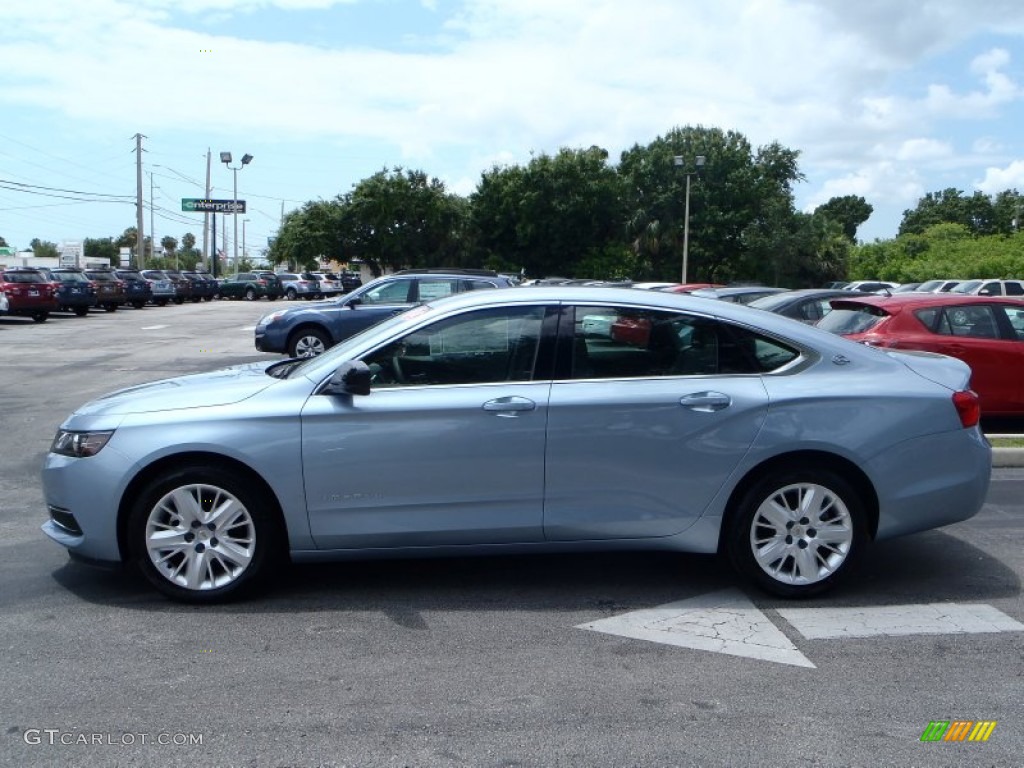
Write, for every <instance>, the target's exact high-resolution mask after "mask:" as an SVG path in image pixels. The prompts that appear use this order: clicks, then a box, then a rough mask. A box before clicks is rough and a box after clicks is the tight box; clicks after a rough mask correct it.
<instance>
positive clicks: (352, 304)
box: [345, 296, 363, 309]
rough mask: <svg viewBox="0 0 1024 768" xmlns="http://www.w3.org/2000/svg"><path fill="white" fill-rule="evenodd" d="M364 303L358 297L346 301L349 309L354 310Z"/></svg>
mask: <svg viewBox="0 0 1024 768" xmlns="http://www.w3.org/2000/svg"><path fill="white" fill-rule="evenodd" d="M362 303H363V300H362V299H360V298H359V297H358V296H353V297H352V298H350V299H347V300H346V301H345V306H346V307H348V308H349V309H353V308H354V307H356V306H358V305H360V304H362Z"/></svg>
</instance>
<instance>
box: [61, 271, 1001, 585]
mask: <svg viewBox="0 0 1024 768" xmlns="http://www.w3.org/2000/svg"><path fill="white" fill-rule="evenodd" d="M598 322H599V323H600V326H601V328H602V329H605V330H604V331H603V332H602V333H601V334H594V333H588V332H587V327H588V323H589V325H590V326H593V325H594V324H595V323H598ZM978 417H979V408H978V398H977V396H976V395H975V394H974V393H973V392H972V391H971V390H970V369H969V368H968V367H967V366H966V365H965V364H964V363H962V362H960V361H958V360H954V359H952V358H948V357H943V356H939V355H932V354H927V353H901V352H894V351H883V350H880V349H874V348H870V347H866V346H863V345H859V344H856V343H853V342H850V341H847V340H845V339H843V338H841V337H838V336H835V335H833V334H830V333H827V332H825V331H821V330H818V329H816V328H813V327H809V326H802V325H799V324H797V323H793V322H792V321H791V320H787V319H785V318H781V317H778V316H776V315H772V314H769V313H766V312H762V311H759V310H756V309H750V308H748V307H743V306H738V305H733V304H729V303H726V302H717V301H716V302H709V301H707V300H706V299H699V298H690V297H686V296H680V295H673V294H664V293H659V292H641V291H635V290H628V289H615V288H586V287H580V288H575V287H568V288H562V289H559V290H557V291H552V290H551V289H550V288H536V289H534V288H523V289H517V290H515V291H473V292H469V293H466V294H462V295H459V296H453V297H450V298H446V299H441V300H438V301H436V302H432V303H429V304H425V305H422V306H419V307H416V308H414V309H411V310H409V311H408V312H405V313H403V314H401V315H398V316H396V317H393V318H391V319H389V320H386V321H384V322H383V323H381V324H379V325H377V326H374V327H372V328H370V329H369V330H367V331H365V332H363V333H361V334H358V335H356V336H353V337H352V338H350V339H348V340H346V341H344V342H342V343H341V344H339V345H338V346H336V347H334V348H332V349H331V350H329V351H328V352H326V353H325V354H323V355H320V356H318V357H314V358H310V359H307V360H285V361H280V362H273V363H271V362H266V363H259V364H250V365H246V366H240V367H234V368H230V369H225V370H223V371H219V372H216V373H208V374H199V375H192V376H183V377H180V378H175V379H169V380H166V381H159V382H155V383H152V384H148V385H143V386H138V387H133V388H131V389H126V390H122V391H120V392H115V393H113V394H110V395H107V396H106V397H102V398H100V399H98V400H95V401H93V402H91V403H88V404H87V405H84V406H82V407H81V408H79V409H78V410H77V411H76V412H75V413H74V414H72V415H71V416H70V417H69V418H68V419H67V420H66V421H65V422H64V423H63V424H62V425H61V427H60V429H59V431H58V433H57V435H56V438H55V439H54V442H53V445H52V448H51V450H50V452H49V454H48V455H47V457H46V461H45V467H44V469H43V487H44V492H45V497H46V502H47V504H48V507H49V515H50V519H49V520H48V521H47V522H46V523H45V524H44V525H43V530H44V531H45V532H46V534H47V535H48V536H50V537H51V538H52V539H53V540H55V541H56V542H58V543H60V544H62V545H64V546H65V547H67V548H68V550H69V551H70V552H71V554H72V556H74V557H76V558H81V559H85V560H91V561H99V562H106V563H122V562H127V561H134V562H135V563H137V564H138V565H139V566H140V567H141V569H142V571H143V572H144V573H145V575H146V576H147V577H148V578H149V580H150V581H151V582H152V583H153V584H154V585H155V586H156V587H157V588H158V589H159V590H160V591H162V592H163V593H165V594H166V595H168V596H170V597H172V598H175V599H180V600H185V601H192V602H213V601H217V600H223V599H227V598H233V597H237V596H239V595H242V594H245V593H248V592H250V591H252V590H253V589H255V588H257V587H259V586H265V585H267V584H268V583H272V582H273V581H274V579H275V578H276V577H277V576H278V575H279V574H280V573H281V569H282V568H283V567H285V566H286V561H287V560H289V559H290V560H292V561H296V562H301V561H307V562H308V561H320V560H335V559H344V558H359V557H361V558H376V557H406V556H424V555H465V554H498V553H522V552H535V551H550V552H573V551H576V552H578V551H593V550H609V549H634V550H635V549H658V550H674V551H679V552H701V553H712V552H719V551H721V552H724V553H726V554H727V555H728V556H729V558H730V559H731V561H732V563H733V564H734V565H735V567H736V569H737V570H738V571H739V572H740V573H741V574H742V575H743V576H745V577H747V578H748V579H750V580H752V581H753V582H754V583H756V584H757V585H759V586H760V587H761V588H763V589H765V590H767V591H769V592H771V593H774V594H777V595H782V596H787V597H797V596H805V595H811V594H815V593H818V592H820V591H822V590H824V589H825V588H827V587H829V586H830V585H832V584H833V583H834V582H835V581H836V580H837V579H840V578H841V577H843V576H844V575H845V574H846V573H847V572H848V570H849V567H850V565H851V563H852V562H853V561H854V560H855V559H856V558H857V557H858V556H859V555H860V554H861V552H862V551H863V550H864V549H865V547H866V546H867V545H868V543H869V541H870V540H872V539H882V538H888V537H892V536H897V535H901V534H907V533H913V532H915V531H922V530H926V529H930V528H935V527H937V526H942V525H946V524H949V523H954V522H957V521H961V520H965V519H967V518H969V517H971V516H972V515H973V514H975V513H976V512H977V511H978V509H979V508H980V507H981V505H982V503H983V500H984V498H985V494H986V491H987V488H988V482H989V474H990V466H991V450H990V447H989V445H988V443H987V442H986V440H985V439H984V437H983V436H982V434H981V433H980V431H979V429H978Z"/></svg>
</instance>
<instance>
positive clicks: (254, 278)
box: [220, 272, 282, 301]
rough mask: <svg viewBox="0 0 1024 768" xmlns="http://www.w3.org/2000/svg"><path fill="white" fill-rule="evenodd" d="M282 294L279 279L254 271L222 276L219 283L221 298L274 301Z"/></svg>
mask: <svg viewBox="0 0 1024 768" xmlns="http://www.w3.org/2000/svg"><path fill="white" fill-rule="evenodd" d="M281 295H282V291H281V281H280V280H278V279H277V278H273V279H272V278H269V277H267V276H266V275H262V274H257V273H255V272H239V273H237V274H234V275H230V276H229V277H226V278H224V280H223V282H221V284H220V297H221V298H222V299H245V300H246V301H255V300H256V299H262V298H266V299H267V300H269V301H274V300H275V299H277V298H279V297H280V296H281Z"/></svg>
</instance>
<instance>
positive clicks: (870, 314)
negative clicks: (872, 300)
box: [818, 304, 889, 336]
mask: <svg viewBox="0 0 1024 768" xmlns="http://www.w3.org/2000/svg"><path fill="white" fill-rule="evenodd" d="M888 316H889V314H888V313H887V312H885V311H884V310H881V309H879V308H878V307H872V306H869V305H867V304H865V305H860V306H855V307H851V306H850V305H842V304H841V305H839V306H838V307H837V306H835V305H833V306H832V311H831V312H829V313H828V314H827V315H825V316H824V317H823V318H821V320H819V321H818V327H819V328H821V329H823V330H826V331H830V332H832V333H838V334H840V335H844V336H845V335H847V334H851V333H864V332H865V331H870V330H871V329H872V328H874V327H875V326H877V325H878V324H879V323H881V322H882V321H883V320H884V319H885V318H887V317H888Z"/></svg>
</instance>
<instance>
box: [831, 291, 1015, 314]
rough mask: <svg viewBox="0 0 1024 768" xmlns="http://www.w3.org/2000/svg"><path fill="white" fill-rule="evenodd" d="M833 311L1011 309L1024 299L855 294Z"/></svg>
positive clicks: (834, 305)
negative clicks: (998, 306) (858, 308)
mask: <svg viewBox="0 0 1024 768" xmlns="http://www.w3.org/2000/svg"><path fill="white" fill-rule="evenodd" d="M831 304H832V308H833V309H839V308H843V307H845V306H846V305H849V304H858V305H867V306H872V307H878V308H879V309H882V310H885V311H888V312H890V314H895V313H896V312H900V311H902V310H904V309H914V308H917V307H936V306H948V305H952V304H958V305H964V304H1006V305H1008V306H1011V307H1019V306H1024V299H1019V298H1016V299H1015V298H1013V297H1011V296H975V295H971V294H963V293H955V294H949V293H894V294H892V295H891V296H881V295H878V294H872V293H865V294H864V295H862V296H858V295H856V294H853V295H851V296H849V297H847V296H841V297H838V298H836V299H834V300H833V301H832V302H831Z"/></svg>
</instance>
